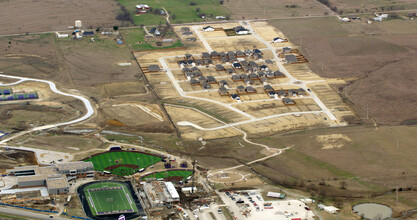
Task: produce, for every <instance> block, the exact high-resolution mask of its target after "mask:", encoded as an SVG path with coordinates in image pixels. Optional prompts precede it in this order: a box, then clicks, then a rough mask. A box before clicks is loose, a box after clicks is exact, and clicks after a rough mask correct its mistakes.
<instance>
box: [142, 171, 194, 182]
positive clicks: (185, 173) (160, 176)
mask: <svg viewBox="0 0 417 220" xmlns="http://www.w3.org/2000/svg"><path fill="white" fill-rule="evenodd" d="M191 174H193V171H191V170H167V171H164V172H157V173H154V174H150V175H148V176H145V177H143V178H142V179H143V180H146V179H150V178H156V179H163V178H165V177H171V176H181V177H184V178H183V180H184V179H186V178H187V177H189V176H191Z"/></svg>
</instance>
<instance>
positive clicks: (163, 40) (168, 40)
mask: <svg viewBox="0 0 417 220" xmlns="http://www.w3.org/2000/svg"><path fill="white" fill-rule="evenodd" d="M173 41H174V40H172V39H171V38H168V39H162V42H163V43H171V42H173Z"/></svg>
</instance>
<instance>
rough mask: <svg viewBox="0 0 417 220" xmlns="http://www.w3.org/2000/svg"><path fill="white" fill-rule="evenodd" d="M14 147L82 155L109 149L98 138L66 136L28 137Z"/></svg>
mask: <svg viewBox="0 0 417 220" xmlns="http://www.w3.org/2000/svg"><path fill="white" fill-rule="evenodd" d="M13 145H15V146H25V147H32V148H40V149H45V150H52V151H61V152H68V153H80V152H83V151H88V150H92V149H105V148H107V147H108V144H105V143H103V142H101V141H100V140H98V139H96V138H91V137H85V136H82V135H65V134H60V135H55V134H54V135H50V134H42V135H32V136H26V137H25V138H23V139H22V140H19V141H16V142H14V143H13Z"/></svg>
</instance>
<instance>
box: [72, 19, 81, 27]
mask: <svg viewBox="0 0 417 220" xmlns="http://www.w3.org/2000/svg"><path fill="white" fill-rule="evenodd" d="M82 26H83V25H82V23H81V20H76V21H75V25H74V27H75V28H80V27H82Z"/></svg>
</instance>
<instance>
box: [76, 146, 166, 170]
mask: <svg viewBox="0 0 417 220" xmlns="http://www.w3.org/2000/svg"><path fill="white" fill-rule="evenodd" d="M161 159H162V158H160V157H157V156H152V155H148V154H143V153H138V152H129V151H119V152H107V153H104V154H99V155H96V156H93V157H91V158H88V159H86V160H84V161H91V162H93V165H94V169H95V170H98V171H105V170H107V169H106V168H107V167H109V166H113V165H121V164H129V165H137V166H139V167H138V168H137V169H134V168H129V167H124V166H120V167H118V168H115V169H113V170H107V171H110V172H111V173H113V174H116V175H119V176H127V175H131V174H133V173H135V172H136V171H137V170H139V169H141V168H146V167H149V166H151V165H152V164H155V163H157V162H159V161H161Z"/></svg>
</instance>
